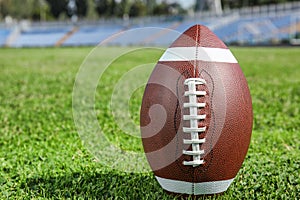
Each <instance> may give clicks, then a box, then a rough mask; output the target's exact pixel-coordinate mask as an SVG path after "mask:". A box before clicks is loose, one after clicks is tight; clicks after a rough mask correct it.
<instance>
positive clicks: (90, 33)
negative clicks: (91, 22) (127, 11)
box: [62, 25, 123, 46]
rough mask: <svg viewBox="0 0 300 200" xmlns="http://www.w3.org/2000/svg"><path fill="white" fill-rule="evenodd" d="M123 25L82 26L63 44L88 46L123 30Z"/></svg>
mask: <svg viewBox="0 0 300 200" xmlns="http://www.w3.org/2000/svg"><path fill="white" fill-rule="evenodd" d="M122 29H123V27H122V26H119V25H102V26H82V27H79V30H78V31H77V32H76V33H74V34H73V35H72V36H70V37H69V38H68V39H67V40H66V41H65V42H64V43H63V44H62V45H63V46H87V45H97V44H99V43H100V42H102V41H104V40H105V39H107V38H108V37H110V36H111V35H113V34H116V33H118V32H120V31H122Z"/></svg>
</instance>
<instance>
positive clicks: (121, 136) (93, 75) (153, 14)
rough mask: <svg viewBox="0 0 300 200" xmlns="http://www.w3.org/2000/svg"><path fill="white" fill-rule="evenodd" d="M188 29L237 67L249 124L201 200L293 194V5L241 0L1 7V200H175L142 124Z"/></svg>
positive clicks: (298, 150)
mask: <svg viewBox="0 0 300 200" xmlns="http://www.w3.org/2000/svg"><path fill="white" fill-rule="evenodd" d="M60 2H63V3H60ZM104 5H105V6H104ZM22 6H23V8H22ZM112 7H113V8H114V9H112ZM166 8H167V9H166ZM195 24H201V25H205V26H207V27H208V28H209V29H210V30H211V31H212V32H213V33H214V34H216V36H217V37H218V38H220V39H221V40H222V41H223V42H224V43H225V44H226V45H227V46H228V47H229V48H230V50H231V52H232V53H233V55H234V56H235V58H236V59H237V60H238V62H239V65H240V67H241V69H242V71H243V73H244V75H245V77H246V79H247V82H248V85H249V89H250V93H251V97H252V106H253V117H254V121H253V129H252V136H251V142H250V146H249V149H248V153H247V155H246V157H245V160H244V162H243V164H242V167H241V169H240V170H239V172H238V175H237V176H236V178H235V179H234V181H233V183H232V184H231V186H230V187H229V189H228V190H227V191H226V192H224V193H223V194H222V195H216V196H209V197H200V199H206V198H207V199H298V198H299V197H300V196H299V194H300V178H299V168H300V161H299V155H300V134H299V127H300V117H299V116H300V109H299V108H300V86H299V85H300V59H299V55H300V49H299V45H300V37H299V36H300V2H299V1H286V2H283V1H246V0H245V1H230V0H225V1H221V0H203V1H201V0H199V1H150V0H147V1H146V0H135V1H133V0H132V1H130V0H128V1H126V0H120V1H114V0H111V1H110V0H95V1H92V0H82V1H80V0H65V1H55V0H26V1H24V5H21V4H20V2H17V0H0V52H1V53H0V94H1V95H0V102H1V104H0V119H1V123H0V136H1V137H0V199H181V197H178V196H174V195H169V194H168V193H166V192H165V191H164V190H163V189H162V188H161V187H160V185H159V183H158V182H157V181H156V179H155V177H154V175H153V173H152V171H151V169H150V168H149V166H148V163H147V161H146V159H145V158H144V151H143V145H142V141H141V136H140V121H139V120H140V108H141V103H142V97H143V93H144V90H145V85H146V83H147V81H148V79H149V76H150V74H151V72H152V70H153V68H154V67H155V65H156V63H157V62H158V60H159V59H160V57H161V56H162V55H163V53H164V51H165V50H166V49H167V48H168V47H169V46H170V45H171V44H172V43H173V42H174V41H175V40H176V39H177V38H178V37H179V36H180V35H181V34H182V33H183V32H184V31H186V30H187V29H189V28H190V27H191V26H193V25H195ZM187 199H193V197H192V196H190V197H187Z"/></svg>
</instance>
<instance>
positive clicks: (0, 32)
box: [0, 29, 11, 47]
mask: <svg viewBox="0 0 300 200" xmlns="http://www.w3.org/2000/svg"><path fill="white" fill-rule="evenodd" d="M10 33H11V31H10V30H8V29H0V47H2V46H4V45H5V42H6V40H7V38H8V36H9V34H10Z"/></svg>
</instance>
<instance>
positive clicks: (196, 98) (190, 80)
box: [140, 25, 253, 196]
mask: <svg viewBox="0 0 300 200" xmlns="http://www.w3.org/2000/svg"><path fill="white" fill-rule="evenodd" d="M252 123H253V114H252V102H251V96H250V91H249V88H248V84H247V81H246V78H245V76H244V74H243V72H242V70H241V68H240V66H239V64H238V62H237V60H236V58H235V57H234V56H233V54H232V53H231V51H230V50H229V49H228V47H227V46H226V45H225V44H224V43H223V42H222V41H221V40H220V39H219V38H218V37H217V36H216V35H215V34H214V33H213V32H212V31H210V30H209V29H208V28H207V27H205V26H202V25H195V26H193V27H191V28H189V29H188V30H187V31H185V32H184V33H183V34H181V35H180V36H179V37H178V38H177V39H176V40H175V41H174V42H173V43H172V44H171V46H170V47H169V48H168V49H167V50H166V51H165V52H164V53H163V55H162V56H161V58H160V59H159V61H158V63H157V65H156V66H155V68H154V70H153V72H152V74H151V76H150V78H149V80H148V83H147V85H146V88H145V91H144V96H143V100H142V105H141V113H140V125H141V137H142V142H143V147H144V151H145V154H146V157H147V160H148V162H149V165H150V167H151V169H152V171H153V173H154V175H155V178H156V179H157V181H158V183H159V184H160V185H161V187H162V188H163V189H164V190H166V191H168V192H169V193H174V194H184V195H192V196H197V195H213V194H218V193H223V192H225V191H226V190H227V189H228V187H229V186H230V184H231V183H232V182H233V180H234V178H235V177H236V175H237V173H238V171H239V169H240V168H241V166H242V163H243V161H244V159H245V156H246V154H247V150H248V147H249V143H250V139H251V132H252Z"/></svg>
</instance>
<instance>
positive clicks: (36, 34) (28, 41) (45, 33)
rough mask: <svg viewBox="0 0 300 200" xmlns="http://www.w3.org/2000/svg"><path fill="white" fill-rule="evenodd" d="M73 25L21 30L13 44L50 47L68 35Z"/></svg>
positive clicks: (15, 45)
mask: <svg viewBox="0 0 300 200" xmlns="http://www.w3.org/2000/svg"><path fill="white" fill-rule="evenodd" d="M71 29H72V27H66V28H65V27H64V28H51V27H50V28H32V29H30V30H28V31H23V32H21V35H20V36H19V37H18V38H17V39H16V41H14V43H13V44H12V45H11V46H13V47H49V46H54V45H55V44H56V42H57V41H58V40H60V39H61V38H62V37H63V36H64V35H66V34H67V33H68V32H69V31H70V30H71Z"/></svg>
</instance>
